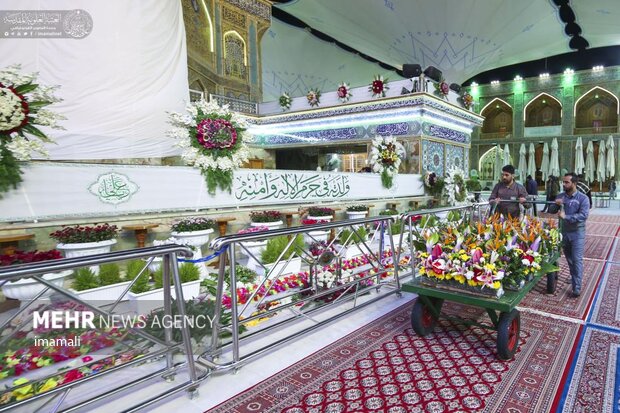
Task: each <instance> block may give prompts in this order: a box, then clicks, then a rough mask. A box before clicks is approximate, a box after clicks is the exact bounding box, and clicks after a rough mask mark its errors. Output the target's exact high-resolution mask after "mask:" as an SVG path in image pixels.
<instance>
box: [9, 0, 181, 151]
mask: <svg viewBox="0 0 620 413" xmlns="http://www.w3.org/2000/svg"><path fill="white" fill-rule="evenodd" d="M2 9H3V10H42V11H45V10H74V9H83V10H85V11H86V12H87V13H88V14H89V15H90V16H91V17H92V21H93V27H92V32H91V33H90V34H89V35H88V36H86V37H84V38H82V39H69V38H67V39H3V40H2V41H1V42H0V55H2V56H3V58H2V64H0V66H2V67H4V66H8V65H11V64H14V63H21V64H22V68H23V70H24V71H26V72H33V71H37V72H40V76H39V80H40V81H41V82H42V83H45V84H52V85H60V86H61V88H60V90H59V91H58V93H57V95H58V96H60V97H61V98H63V99H64V101H63V102H61V103H59V104H55V105H53V106H51V107H50V109H52V110H54V111H56V112H58V113H61V114H62V115H64V116H66V117H67V120H66V121H62V122H61V124H62V126H64V127H65V128H66V130H65V131H56V130H52V131H46V132H48V134H49V136H50V137H52V138H53V139H54V140H55V141H56V143H57V144H56V145H48V146H47V147H48V150H49V152H50V157H51V159H57V160H63V159H114V158H149V157H162V156H170V155H175V154H178V153H179V151H178V150H177V149H176V148H174V147H173V142H172V141H171V139H170V138H168V137H166V136H165V132H166V130H167V129H168V125H167V115H166V112H167V111H182V110H183V108H184V106H185V102H186V101H188V100H189V92H188V81H187V52H186V45H185V28H184V24H183V14H182V8H181V2H180V1H159V0H142V1H126V0H106V1H85V0H82V1H79V0H78V1H76V0H5V1H3V3H2Z"/></svg>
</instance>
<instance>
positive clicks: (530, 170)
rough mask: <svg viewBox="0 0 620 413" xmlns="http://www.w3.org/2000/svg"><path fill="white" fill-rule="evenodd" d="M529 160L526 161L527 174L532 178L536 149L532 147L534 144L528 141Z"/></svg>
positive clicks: (533, 176) (534, 170)
mask: <svg viewBox="0 0 620 413" xmlns="http://www.w3.org/2000/svg"><path fill="white" fill-rule="evenodd" d="M528 158H529V160H528V163H527V174H528V175H531V176H532V178H535V177H536V149H535V148H534V144H533V143H530V149H529V156H528Z"/></svg>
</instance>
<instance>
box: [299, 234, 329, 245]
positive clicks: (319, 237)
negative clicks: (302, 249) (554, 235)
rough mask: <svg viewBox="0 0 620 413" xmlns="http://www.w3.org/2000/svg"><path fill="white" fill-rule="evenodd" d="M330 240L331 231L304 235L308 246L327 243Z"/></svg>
mask: <svg viewBox="0 0 620 413" xmlns="http://www.w3.org/2000/svg"><path fill="white" fill-rule="evenodd" d="M328 238H329V230H326V231H310V232H308V233H307V234H304V242H305V243H306V244H308V245H310V244H312V243H313V242H319V241H327V239H328Z"/></svg>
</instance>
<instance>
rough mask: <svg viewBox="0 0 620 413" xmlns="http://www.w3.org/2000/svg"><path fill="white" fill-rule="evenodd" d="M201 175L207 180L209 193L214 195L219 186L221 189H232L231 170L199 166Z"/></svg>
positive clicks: (229, 190)
mask: <svg viewBox="0 0 620 413" xmlns="http://www.w3.org/2000/svg"><path fill="white" fill-rule="evenodd" d="M201 171H202V175H203V176H204V177H205V180H206V182H207V190H208V191H209V193H210V194H211V195H215V190H216V189H217V187H218V186H219V187H220V189H221V190H223V191H228V193H230V192H231V190H232V181H233V173H232V171H223V170H221V169H215V168H201Z"/></svg>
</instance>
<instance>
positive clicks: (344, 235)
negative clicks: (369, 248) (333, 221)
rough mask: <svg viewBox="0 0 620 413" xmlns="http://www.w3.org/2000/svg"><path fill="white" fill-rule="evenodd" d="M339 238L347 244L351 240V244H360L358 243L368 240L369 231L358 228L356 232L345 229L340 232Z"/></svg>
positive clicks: (364, 228)
mask: <svg viewBox="0 0 620 413" xmlns="http://www.w3.org/2000/svg"><path fill="white" fill-rule="evenodd" d="M351 234H353V235H351ZM349 237H351V239H349ZM339 238H340V242H345V241H347V240H349V241H348V243H349V244H353V243H358V242H362V241H366V239H367V238H368V231H367V230H366V227H358V228H356V229H355V232H353V231H351V230H348V229H343V230H342V231H341V232H340V236H339Z"/></svg>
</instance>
